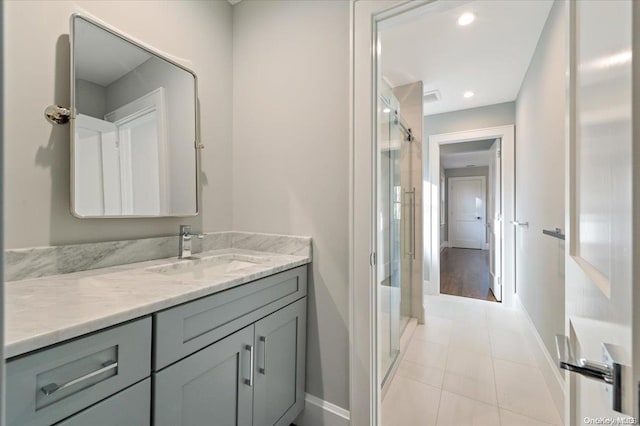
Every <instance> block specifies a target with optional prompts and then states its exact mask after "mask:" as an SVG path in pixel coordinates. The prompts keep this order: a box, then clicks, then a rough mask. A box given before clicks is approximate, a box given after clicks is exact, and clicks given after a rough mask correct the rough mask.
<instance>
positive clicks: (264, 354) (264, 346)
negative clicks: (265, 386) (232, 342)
mask: <svg viewBox="0 0 640 426" xmlns="http://www.w3.org/2000/svg"><path fill="white" fill-rule="evenodd" d="M258 340H260V342H261V343H262V345H261V346H262V367H258V372H259V373H260V374H262V375H266V374H267V337H266V336H260V338H259V339H258Z"/></svg>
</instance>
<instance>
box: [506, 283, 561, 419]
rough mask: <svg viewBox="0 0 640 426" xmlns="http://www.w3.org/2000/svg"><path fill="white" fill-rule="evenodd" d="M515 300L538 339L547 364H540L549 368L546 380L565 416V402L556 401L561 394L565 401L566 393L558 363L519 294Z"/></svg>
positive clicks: (545, 376)
mask: <svg viewBox="0 0 640 426" xmlns="http://www.w3.org/2000/svg"><path fill="white" fill-rule="evenodd" d="M514 301H515V307H516V309H518V310H519V311H520V312H522V314H523V316H524V319H525V322H526V323H527V325H528V327H529V331H530V332H531V334H532V335H533V337H534V339H535V340H536V343H537V345H538V350H539V352H540V353H542V354H543V356H544V360H545V364H546V365H540V368H541V369H542V368H544V369H545V370H547V374H545V373H544V372H543V376H544V379H545V382H547V385H548V386H549V387H550V388H551V389H552V392H553V393H554V395H552V396H553V400H554V402H555V403H556V408H557V409H558V411H559V412H560V415H561V416H562V417H564V404H562V403H561V404H560V405H558V404H557V401H556V400H557V399H558V398H559V397H560V396H562V398H561V399H562V400H563V401H564V395H565V388H564V387H565V381H564V378H563V377H562V374H561V373H560V370H559V368H558V366H557V364H556V360H555V359H554V358H553V356H551V354H550V353H549V351H548V350H547V347H546V345H545V344H544V342H543V341H542V337H541V336H540V333H538V329H537V328H536V326H535V324H534V323H533V320H532V319H531V317H530V316H529V312H527V309H526V308H525V307H524V305H523V304H522V301H521V300H520V298H519V297H518V295H517V294H516V295H515V296H514ZM549 373H550V374H549ZM550 376H551V377H553V379H551V377H550Z"/></svg>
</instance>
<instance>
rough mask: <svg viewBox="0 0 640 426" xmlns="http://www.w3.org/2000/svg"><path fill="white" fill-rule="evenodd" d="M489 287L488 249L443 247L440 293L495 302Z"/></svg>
mask: <svg viewBox="0 0 640 426" xmlns="http://www.w3.org/2000/svg"><path fill="white" fill-rule="evenodd" d="M489 287H490V286H489V250H474V249H462V248H445V249H444V250H443V251H442V254H441V255H440V293H442V294H450V295H452V296H462V297H471V298H473V299H481V300H489V301H491V302H496V298H495V297H494V295H493V293H492V292H491V290H490V289H489Z"/></svg>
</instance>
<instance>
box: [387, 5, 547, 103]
mask: <svg viewBox="0 0 640 426" xmlns="http://www.w3.org/2000/svg"><path fill="white" fill-rule="evenodd" d="M552 3H553V1H552V0H518V1H515V0H509V1H505V0H502V1H500V0H481V1H469V2H460V1H457V2H454V1H451V2H446V1H439V2H436V3H434V5H436V6H437V7H435V6H434V9H435V10H432V11H428V12H424V11H423V13H421V14H420V15H419V16H416V17H414V18H413V19H406V18H405V19H402V21H399V22H398V23H396V24H391V25H390V26H389V27H388V28H385V29H383V31H382V33H381V52H382V55H381V57H382V59H381V62H382V73H383V76H384V78H385V79H386V80H387V82H388V83H390V84H391V85H392V87H395V86H400V85H403V84H408V83H413V82H415V81H419V80H422V82H423V84H424V91H425V93H427V92H430V91H432V90H438V91H439V92H440V94H441V100H439V101H436V102H433V103H426V104H425V108H424V114H425V115H432V114H438V113H442V112H448V111H457V110H461V109H467V108H475V107H479V106H485V105H492V104H497V103H501V102H509V101H513V100H515V99H516V97H517V95H518V91H519V90H520V86H521V84H522V80H523V78H524V75H525V73H526V71H527V69H528V67H529V63H530V62H531V58H532V56H533V53H534V51H535V48H536V45H537V43H538V38H539V37H540V34H541V32H542V28H543V26H544V23H545V21H546V19H547V16H548V15H549V10H550V9H551V5H552ZM465 12H472V13H474V14H475V15H476V19H475V21H474V22H473V23H471V24H470V25H468V26H464V27H463V26H460V25H458V24H457V22H456V21H457V19H458V17H459V16H460V15H461V14H462V13H465ZM466 91H473V92H474V93H475V96H473V97H471V98H468V99H466V98H464V97H463V93H464V92H466Z"/></svg>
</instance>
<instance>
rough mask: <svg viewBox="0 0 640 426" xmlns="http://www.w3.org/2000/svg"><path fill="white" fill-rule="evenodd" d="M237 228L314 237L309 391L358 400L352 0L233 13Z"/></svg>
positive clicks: (253, 6) (252, 6)
mask: <svg viewBox="0 0 640 426" xmlns="http://www.w3.org/2000/svg"><path fill="white" fill-rule="evenodd" d="M233 35H234V37H233V42H234V44H233V48H234V52H233V57H234V61H233V68H234V76H233V111H234V114H233V117H234V118H233V120H234V123H233V132H234V134H233V140H234V142H233V164H234V169H233V186H234V190H233V193H234V197H233V212H234V215H233V216H234V218H233V227H234V229H237V230H241V231H263V232H276V233H286V234H303V235H311V236H312V237H313V265H312V272H311V274H310V277H309V278H310V282H309V285H310V287H309V302H308V303H309V324H308V335H307V336H308V338H307V339H308V340H307V344H308V357H307V392H309V393H311V394H313V395H315V396H317V397H319V398H322V399H324V400H326V401H329V402H331V403H333V404H337V405H339V406H341V407H344V408H348V407H349V334H348V324H349V304H348V301H349V282H348V280H349V276H348V249H349V239H348V216H349V215H348V211H349V208H348V190H349V185H348V181H349V178H348V170H349V163H348V161H349V121H348V120H349V109H348V96H347V94H348V92H349V2H346V1H299V2H291V1H286V0H285V1H243V2H240V3H238V4H237V5H235V6H234V19H233Z"/></svg>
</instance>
